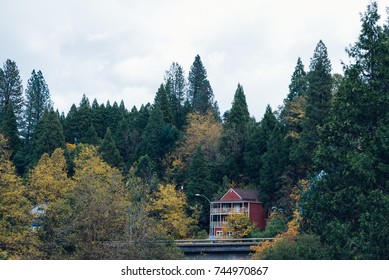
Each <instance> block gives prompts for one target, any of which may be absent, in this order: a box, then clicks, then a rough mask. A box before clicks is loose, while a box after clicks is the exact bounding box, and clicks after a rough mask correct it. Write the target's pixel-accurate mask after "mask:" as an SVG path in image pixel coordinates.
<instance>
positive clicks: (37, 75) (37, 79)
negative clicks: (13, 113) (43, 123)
mask: <svg viewBox="0 0 389 280" xmlns="http://www.w3.org/2000/svg"><path fill="white" fill-rule="evenodd" d="M26 98H27V100H26V107H25V111H24V118H25V120H24V121H25V130H24V134H25V135H24V136H25V139H26V141H29V140H31V139H32V137H33V135H34V132H35V129H36V126H37V124H38V122H39V121H40V119H41V118H42V117H43V114H44V113H45V110H46V109H50V108H51V100H50V92H49V88H48V86H47V84H46V81H45V79H44V78H43V74H42V72H41V71H38V72H35V70H33V71H32V73H31V78H30V79H29V80H28V83H27V88H26Z"/></svg>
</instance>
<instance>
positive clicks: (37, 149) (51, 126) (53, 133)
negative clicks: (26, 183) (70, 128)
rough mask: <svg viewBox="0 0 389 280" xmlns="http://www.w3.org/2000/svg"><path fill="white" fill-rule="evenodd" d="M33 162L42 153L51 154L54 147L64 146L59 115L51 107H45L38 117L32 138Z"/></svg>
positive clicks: (35, 161)
mask: <svg viewBox="0 0 389 280" xmlns="http://www.w3.org/2000/svg"><path fill="white" fill-rule="evenodd" d="M32 144H33V147H32V151H33V164H34V163H37V162H38V160H39V159H40V157H41V156H42V155H43V154H44V153H47V154H51V153H53V152H54V150H55V149H56V148H62V149H64V148H65V137H64V135H63V127H62V125H61V122H60V121H59V116H58V114H57V113H56V112H54V110H53V109H51V110H50V111H49V110H47V109H46V111H45V113H44V115H43V117H42V118H41V119H40V121H39V123H38V125H37V127H36V133H35V135H34V138H33V143H32Z"/></svg>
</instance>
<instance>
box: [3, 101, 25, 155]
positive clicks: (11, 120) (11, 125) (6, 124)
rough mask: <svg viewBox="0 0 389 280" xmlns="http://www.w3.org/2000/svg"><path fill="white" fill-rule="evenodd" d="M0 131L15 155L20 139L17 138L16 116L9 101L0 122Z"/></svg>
mask: <svg viewBox="0 0 389 280" xmlns="http://www.w3.org/2000/svg"><path fill="white" fill-rule="evenodd" d="M0 133H2V134H3V136H5V137H6V138H7V139H8V143H9V148H10V150H11V151H12V155H15V153H16V152H17V151H18V149H19V147H20V144H21V143H20V142H21V141H20V139H19V131H18V127H17V123H16V116H15V113H14V109H13V106H12V103H11V102H10V103H8V109H7V111H6V113H5V115H4V118H3V119H2V122H0Z"/></svg>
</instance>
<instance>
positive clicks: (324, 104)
mask: <svg viewBox="0 0 389 280" xmlns="http://www.w3.org/2000/svg"><path fill="white" fill-rule="evenodd" d="M307 79H308V84H309V87H308V89H307V92H306V98H307V103H306V110H305V117H304V119H303V120H302V132H301V133H300V139H299V143H298V146H297V149H295V150H294V151H293V154H292V159H293V160H294V161H295V162H296V163H297V165H298V166H299V167H300V168H301V170H302V173H303V174H304V173H307V172H309V171H312V169H313V166H312V164H313V162H312V156H313V151H314V150H315V148H316V146H317V142H318V140H319V128H320V127H322V126H323V125H324V124H325V122H326V119H327V116H328V112H329V110H330V106H331V97H332V76H331V62H330V60H329V58H328V54H327V48H326V46H325V45H324V43H323V42H322V41H319V43H318V44H317V46H316V48H315V51H314V53H313V57H312V58H311V64H310V71H309V73H308V76H307Z"/></svg>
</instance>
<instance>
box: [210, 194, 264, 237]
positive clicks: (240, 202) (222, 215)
mask: <svg viewBox="0 0 389 280" xmlns="http://www.w3.org/2000/svg"><path fill="white" fill-rule="evenodd" d="M210 212H211V213H210V233H209V234H210V235H211V236H216V237H223V236H229V235H230V234H231V233H228V232H224V231H223V228H224V226H225V225H226V223H227V217H228V216H229V215H233V214H236V213H242V214H245V215H248V216H249V217H250V221H251V222H252V223H253V224H255V225H256V226H257V227H258V228H260V229H264V228H265V225H266V217H267V216H266V211H265V208H264V207H263V205H262V202H260V201H259V200H258V191H256V190H243V189H234V188H231V189H229V190H228V191H227V192H226V193H225V194H224V195H223V196H222V197H221V198H220V200H216V201H212V202H211V211H210Z"/></svg>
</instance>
